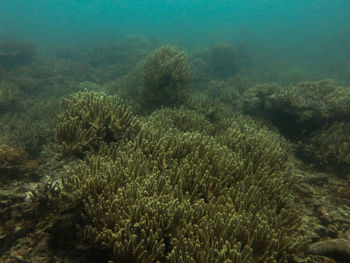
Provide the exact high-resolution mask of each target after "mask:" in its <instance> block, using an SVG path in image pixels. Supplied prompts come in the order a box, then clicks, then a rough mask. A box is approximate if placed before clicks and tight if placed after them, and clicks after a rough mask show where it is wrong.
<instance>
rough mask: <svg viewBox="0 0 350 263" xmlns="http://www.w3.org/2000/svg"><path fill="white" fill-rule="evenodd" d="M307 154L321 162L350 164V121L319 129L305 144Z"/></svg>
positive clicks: (337, 164) (341, 164)
mask: <svg viewBox="0 0 350 263" xmlns="http://www.w3.org/2000/svg"><path fill="white" fill-rule="evenodd" d="M303 149H304V152H305V154H306V156H307V157H308V158H309V159H311V160H314V161H316V162H317V163H319V164H330V165H331V164H333V165H336V166H339V165H340V166H344V165H345V166H347V167H349V165H350V123H344V122H336V123H333V124H332V125H331V126H329V127H325V128H323V129H321V130H320V131H317V132H315V133H314V134H313V136H312V137H311V138H310V139H309V140H308V141H307V142H306V143H305V144H304V145H303Z"/></svg>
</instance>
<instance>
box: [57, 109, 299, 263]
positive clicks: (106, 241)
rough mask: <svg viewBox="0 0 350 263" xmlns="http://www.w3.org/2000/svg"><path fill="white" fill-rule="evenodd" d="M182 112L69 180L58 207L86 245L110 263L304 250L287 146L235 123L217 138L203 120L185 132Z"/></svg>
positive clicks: (254, 258) (273, 255)
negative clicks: (77, 218) (69, 215)
mask: <svg viewBox="0 0 350 263" xmlns="http://www.w3.org/2000/svg"><path fill="white" fill-rule="evenodd" d="M181 111H182V112H186V111H185V110H181ZM181 111H180V112H179V114H175V113H174V112H173V111H171V110H166V109H164V110H161V111H158V112H155V113H154V114H152V115H151V116H150V117H149V118H147V119H146V120H145V122H144V125H143V126H142V128H141V130H140V132H139V133H138V134H136V135H134V136H132V137H130V138H128V140H122V141H120V142H119V144H118V147H116V145H114V144H113V143H112V144H109V145H107V144H104V145H103V146H102V147H100V150H99V152H98V153H97V154H95V155H90V156H89V157H88V158H87V159H86V160H85V162H84V163H82V164H81V165H80V166H79V167H77V168H74V169H72V170H70V171H68V172H67V175H66V176H65V177H64V178H63V188H62V192H61V198H62V199H63V200H64V204H65V206H67V209H71V208H74V207H77V208H79V209H81V211H82V215H83V217H82V221H81V224H80V227H81V229H82V230H83V233H84V236H85V238H86V239H87V241H88V242H89V243H90V244H91V245H93V246H97V247H102V248H104V249H108V250H110V251H113V260H114V261H116V262H284V261H285V260H286V257H287V256H288V255H290V254H292V253H293V252H294V251H295V249H297V248H298V247H299V246H300V244H301V237H300V235H299V232H298V225H299V219H298V216H297V213H296V210H295V208H294V206H293V202H292V198H291V196H290V192H289V188H290V184H291V183H292V181H293V178H294V175H293V174H295V173H297V171H296V169H295V168H294V166H293V163H292V162H291V160H290V159H289V155H288V152H287V151H286V148H287V143H286V142H285V141H284V140H283V139H281V138H280V137H279V136H278V135H277V134H274V133H272V132H271V131H269V130H268V129H264V128H259V127H258V126H257V125H255V123H254V121H252V120H249V119H247V118H245V117H243V116H241V115H237V116H235V117H232V118H229V119H226V120H224V119H222V120H221V122H222V123H221V125H220V126H219V128H217V129H216V131H215V135H208V134H205V133H201V132H200V131H199V130H198V128H196V127H199V126H200V125H199V122H203V127H206V126H208V124H206V121H205V118H203V117H202V118H201V117H198V118H197V121H195V122H194V129H190V128H185V129H184V128H183V127H186V125H185V124H181V123H180V124H179V121H181V120H183V121H186V118H181V116H182V113H181ZM167 116H169V118H170V121H169V119H167V118H166V117H167ZM177 116H179V117H180V118H179V117H177Z"/></svg>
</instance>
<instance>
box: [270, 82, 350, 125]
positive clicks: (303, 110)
mask: <svg viewBox="0 0 350 263" xmlns="http://www.w3.org/2000/svg"><path fill="white" fill-rule="evenodd" d="M349 102H350V93H349V92H347V89H345V88H343V87H338V86H336V85H335V84H334V83H333V82H332V81H330V80H323V81H320V82H302V83H299V84H298V85H297V86H293V87H289V88H286V89H280V91H279V92H277V93H275V94H274V95H272V96H271V97H270V98H268V104H267V105H269V107H270V108H278V109H279V110H282V111H284V112H286V113H288V114H291V115H293V116H295V117H296V118H297V120H298V121H299V122H302V121H315V120H316V121H323V122H324V121H325V120H327V119H337V118H339V117H338V115H339V114H341V115H344V114H348V112H349V107H348V105H349Z"/></svg>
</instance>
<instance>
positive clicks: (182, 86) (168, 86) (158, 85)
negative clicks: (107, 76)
mask: <svg viewBox="0 0 350 263" xmlns="http://www.w3.org/2000/svg"><path fill="white" fill-rule="evenodd" d="M189 82H190V66H189V63H188V61H187V59H186V55H185V53H184V52H183V51H180V50H178V49H177V48H176V47H173V46H163V47H161V48H159V49H157V50H156V51H155V52H154V53H153V54H152V55H150V56H148V57H147V58H146V62H145V64H144V68H143V81H142V87H141V94H140V95H141V98H140V102H141V104H142V105H143V106H144V108H145V109H146V110H153V109H155V108H158V107H161V106H178V105H181V104H183V103H184V102H185V101H186V100H187V97H188V93H189V91H190V86H189Z"/></svg>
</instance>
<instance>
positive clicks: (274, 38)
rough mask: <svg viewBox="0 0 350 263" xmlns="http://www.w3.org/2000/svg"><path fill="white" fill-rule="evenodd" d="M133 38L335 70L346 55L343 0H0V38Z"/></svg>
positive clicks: (348, 7) (83, 43)
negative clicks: (232, 48) (230, 49)
mask: <svg viewBox="0 0 350 263" xmlns="http://www.w3.org/2000/svg"><path fill="white" fill-rule="evenodd" d="M133 34H139V35H143V36H149V37H154V38H156V39H158V40H160V41H162V42H165V43H175V44H177V45H180V46H181V47H182V48H198V47H204V46H207V45H209V44H211V43H215V42H230V43H235V44H240V45H245V47H249V48H251V49H254V50H255V49H257V50H263V51H264V52H268V53H269V54H270V53H271V54H273V55H275V56H276V57H279V58H282V59H284V60H288V61H290V62H293V63H296V64H298V65H300V66H309V67H316V68H317V67H320V70H323V71H327V70H329V71H333V70H335V68H336V67H341V66H343V65H344V64H346V63H347V61H348V60H349V58H350V2H349V1H347V0H334V1H332V0H317V1H316V0H315V1H306V0H289V1H287V0H230V1H228V0H227V1H224V0H220V1H210V0H208V1H204V0H203V1H202V0H194V1H184V0H182V1H171V0H165V1H164V0H150V1H141V0H139V1H138V0H129V1H126V0H124V1H123V0H120V1H118V0H115V1H92V0H87V1H69V0H47V1H44V0H41V1H31V0H26V1H21V0H2V1H1V2H0V38H1V39H16V40H21V41H30V42H33V43H35V45H38V46H40V47H43V48H48V49H52V48H55V47H56V46H58V45H70V46H77V47H80V48H85V47H87V46H90V45H96V44H101V43H103V42H104V41H111V40H115V39H120V38H122V37H124V36H126V35H133Z"/></svg>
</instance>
